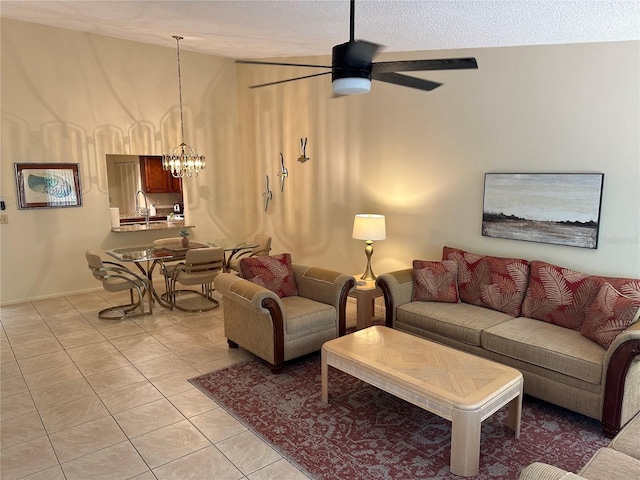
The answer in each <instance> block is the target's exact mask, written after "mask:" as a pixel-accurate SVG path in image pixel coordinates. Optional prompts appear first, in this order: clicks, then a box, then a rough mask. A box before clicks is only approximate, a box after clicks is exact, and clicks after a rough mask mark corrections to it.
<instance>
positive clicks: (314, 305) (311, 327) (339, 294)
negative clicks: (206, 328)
mask: <svg viewBox="0 0 640 480" xmlns="http://www.w3.org/2000/svg"><path fill="white" fill-rule="evenodd" d="M259 258H261V259H265V258H270V257H259ZM242 262H246V259H243V260H242ZM242 262H241V263H242ZM291 270H292V271H291V273H292V276H293V280H294V281H295V290H294V291H291V290H290V291H289V293H295V294H294V295H287V296H284V297H280V296H278V293H276V292H275V291H273V290H270V289H269V288H266V287H265V286H263V285H260V284H259V283H260V281H259V280H258V283H255V281H250V280H247V279H245V278H242V277H239V276H237V275H234V274H231V273H222V274H220V275H218V276H217V277H216V278H215V280H214V286H215V289H216V291H217V292H218V293H219V294H221V295H222V302H223V306H224V332H225V336H226V337H227V343H228V344H229V346H230V347H231V348H237V347H238V346H240V347H242V348H244V349H246V350H248V351H249V352H251V353H253V354H254V355H257V356H258V357H260V358H262V359H263V360H266V361H267V362H268V363H269V364H271V371H272V372H273V373H279V372H280V371H281V369H282V366H283V364H284V362H285V361H287V360H291V359H294V358H296V357H300V356H302V355H306V354H308V353H312V352H315V351H318V350H320V348H321V347H322V344H323V343H324V342H326V341H327V340H331V339H333V338H336V337H338V336H342V335H344V334H345V330H346V313H345V310H346V304H347V296H348V293H349V291H350V290H351V289H352V288H353V287H354V286H355V279H354V278H353V277H351V276H349V275H346V274H343V273H340V272H335V271H332V270H326V269H323V268H317V267H309V266H306V265H300V264H292V265H291ZM254 280H255V279H254ZM280 293H281V292H280Z"/></svg>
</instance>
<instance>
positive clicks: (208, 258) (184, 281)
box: [162, 247, 224, 312]
mask: <svg viewBox="0 0 640 480" xmlns="http://www.w3.org/2000/svg"><path fill="white" fill-rule="evenodd" d="M223 264H224V250H223V249H222V248H220V247H207V248H193V249H191V250H188V251H187V254H186V256H185V259H184V261H183V262H179V263H177V264H175V265H171V264H169V265H167V264H163V265H162V274H163V275H164V276H165V278H166V279H167V280H166V282H167V286H168V288H167V293H166V299H167V300H168V301H169V303H170V304H171V306H172V307H174V308H177V309H178V310H182V311H183V312H206V311H209V310H213V309H214V308H218V306H219V302H218V301H217V300H216V299H215V298H213V295H212V294H213V280H214V279H215V278H216V276H218V274H220V273H221V272H222V267H223ZM178 285H187V286H192V285H199V286H200V291H197V290H192V289H185V290H179V289H178ZM187 294H196V295H198V296H199V297H200V298H201V299H204V300H205V301H206V304H205V305H206V306H204V307H194V308H191V307H186V306H184V304H182V303H178V302H177V297H178V296H183V297H184V296H185V295H187Z"/></svg>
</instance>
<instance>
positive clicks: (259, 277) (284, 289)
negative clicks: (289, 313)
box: [240, 253, 298, 298]
mask: <svg viewBox="0 0 640 480" xmlns="http://www.w3.org/2000/svg"><path fill="white" fill-rule="evenodd" d="M240 271H241V272H242V276H243V277H244V278H246V279H247V280H250V281H252V282H253V283H257V284H258V285H260V286H262V287H265V288H268V289H269V290H271V291H272V292H274V293H275V294H276V295H278V296H279V297H280V298H283V297H291V296H294V295H298V288H297V287H296V279H295V277H294V276H293V267H292V266H291V255H290V254H288V253H280V254H278V255H271V256H264V257H246V258H242V259H240Z"/></svg>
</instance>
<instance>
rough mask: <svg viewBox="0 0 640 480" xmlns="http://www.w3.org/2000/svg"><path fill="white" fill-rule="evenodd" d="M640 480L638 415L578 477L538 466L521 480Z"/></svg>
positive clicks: (639, 425) (549, 466) (551, 467)
mask: <svg viewBox="0 0 640 480" xmlns="http://www.w3.org/2000/svg"><path fill="white" fill-rule="evenodd" d="M638 478H640V415H636V416H635V417H634V418H633V420H631V421H630V422H629V423H628V424H627V425H626V426H625V427H624V428H623V429H622V430H621V431H620V433H618V435H616V437H615V438H614V439H613V440H612V441H611V443H610V444H609V445H608V446H607V447H606V448H601V449H600V450H598V451H597V452H596V453H595V455H594V456H593V457H592V458H591V459H590V460H589V461H588V462H587V464H586V465H585V466H584V467H582V469H580V471H579V472H578V474H574V473H572V472H567V471H565V470H562V469H561V468H558V467H555V466H553V465H548V464H546V463H540V462H535V463H532V464H531V465H529V466H527V467H526V468H525V469H524V470H522V472H521V473H520V477H519V480H572V479H574V480H582V479H588V480H638Z"/></svg>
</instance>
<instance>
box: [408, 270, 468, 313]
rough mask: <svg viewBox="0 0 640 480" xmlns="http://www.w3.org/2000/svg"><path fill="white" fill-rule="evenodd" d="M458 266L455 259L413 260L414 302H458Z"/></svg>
mask: <svg viewBox="0 0 640 480" xmlns="http://www.w3.org/2000/svg"><path fill="white" fill-rule="evenodd" d="M457 277H458V266H457V264H456V262H454V261H453V260H443V261H442V262H430V261H428V260H414V261H413V281H414V287H413V297H412V299H411V300H412V301H413V302H446V303H458V302H459V301H460V298H459V297H458V284H457V281H456V278H457Z"/></svg>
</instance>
